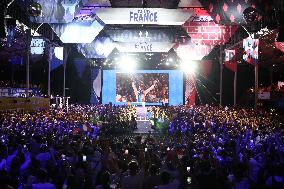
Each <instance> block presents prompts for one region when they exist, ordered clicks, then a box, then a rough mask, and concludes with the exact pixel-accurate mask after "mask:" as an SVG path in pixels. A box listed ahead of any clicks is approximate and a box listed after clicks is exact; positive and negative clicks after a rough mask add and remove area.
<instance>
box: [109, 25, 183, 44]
mask: <svg viewBox="0 0 284 189" xmlns="http://www.w3.org/2000/svg"><path fill="white" fill-rule="evenodd" d="M104 31H105V33H106V34H107V35H108V36H109V37H110V38H111V39H112V40H113V41H118V42H127V43H129V42H138V41H147V42H173V41H174V40H175V39H176V36H177V33H178V30H177V29H176V28H161V27H154V28H153V27H151V28H150V27H143V28H141V27H138V28H137V29H116V28H106V29H105V30H104Z"/></svg>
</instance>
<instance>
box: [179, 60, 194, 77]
mask: <svg viewBox="0 0 284 189" xmlns="http://www.w3.org/2000/svg"><path fill="white" fill-rule="evenodd" d="M180 69H181V70H182V71H183V72H184V73H189V74H194V73H195V71H196V69H197V65H196V62H195V61H182V62H181V64H180Z"/></svg>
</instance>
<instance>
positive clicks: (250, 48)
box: [243, 37, 259, 65]
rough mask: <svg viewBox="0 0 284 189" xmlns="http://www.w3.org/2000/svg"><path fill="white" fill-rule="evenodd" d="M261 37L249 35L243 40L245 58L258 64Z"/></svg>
mask: <svg viewBox="0 0 284 189" xmlns="http://www.w3.org/2000/svg"><path fill="white" fill-rule="evenodd" d="M258 46H259V39H253V38H251V37H248V38H246V39H244V40H243V48H244V53H243V59H244V61H246V62H247V63H249V64H253V65H255V64H257V61H258Z"/></svg>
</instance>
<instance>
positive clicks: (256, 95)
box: [254, 63, 258, 109]
mask: <svg viewBox="0 0 284 189" xmlns="http://www.w3.org/2000/svg"><path fill="white" fill-rule="evenodd" d="M254 77H255V96H254V108H255V109H257V102H258V100H257V99H258V64H257V63H256V65H255V66H254Z"/></svg>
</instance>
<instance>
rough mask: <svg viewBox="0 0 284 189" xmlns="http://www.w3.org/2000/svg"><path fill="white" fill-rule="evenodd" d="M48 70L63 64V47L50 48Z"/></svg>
mask: <svg viewBox="0 0 284 189" xmlns="http://www.w3.org/2000/svg"><path fill="white" fill-rule="evenodd" d="M51 51H52V52H50V53H51V64H50V70H51V71H52V70H55V69H56V68H58V67H59V66H61V65H62V64H63V47H54V48H52V49H51Z"/></svg>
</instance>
